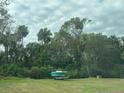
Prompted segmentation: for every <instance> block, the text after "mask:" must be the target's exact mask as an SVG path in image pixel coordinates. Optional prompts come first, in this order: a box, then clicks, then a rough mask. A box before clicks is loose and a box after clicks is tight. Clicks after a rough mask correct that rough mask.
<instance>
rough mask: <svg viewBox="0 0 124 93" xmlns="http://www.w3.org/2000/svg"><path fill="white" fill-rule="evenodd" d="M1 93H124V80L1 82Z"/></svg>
mask: <svg viewBox="0 0 124 93" xmlns="http://www.w3.org/2000/svg"><path fill="white" fill-rule="evenodd" d="M0 93H124V79H77V80H76V79H75V80H52V79H51V80H49V79H42V80H33V79H17V80H16V79H11V80H0Z"/></svg>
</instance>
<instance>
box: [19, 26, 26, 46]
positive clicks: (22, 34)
mask: <svg viewBox="0 0 124 93" xmlns="http://www.w3.org/2000/svg"><path fill="white" fill-rule="evenodd" d="M17 33H18V36H19V37H20V39H21V44H22V46H23V45H24V44H23V39H24V37H26V36H27V35H28V27H26V26H25V25H20V26H19V27H18V32H17Z"/></svg>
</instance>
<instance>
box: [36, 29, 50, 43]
mask: <svg viewBox="0 0 124 93" xmlns="http://www.w3.org/2000/svg"><path fill="white" fill-rule="evenodd" d="M37 36H38V41H41V42H42V43H43V44H46V43H49V42H50V41H51V36H52V33H51V32H50V30H48V29H47V28H41V29H40V31H39V32H38V34H37Z"/></svg>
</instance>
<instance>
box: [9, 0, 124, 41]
mask: <svg viewBox="0 0 124 93" xmlns="http://www.w3.org/2000/svg"><path fill="white" fill-rule="evenodd" d="M8 9H9V13H10V14H11V15H12V17H13V20H15V22H16V24H17V25H23V24H24V25H27V26H28V27H29V31H30V33H29V35H28V36H27V38H26V39H25V42H34V41H37V33H38V31H39V29H40V28H44V27H47V28H49V29H50V30H51V31H52V32H57V31H59V29H60V27H61V25H62V24H63V23H64V22H65V21H67V20H69V19H70V18H72V17H80V18H88V19H90V20H92V22H91V23H89V24H87V25H86V26H85V29H84V32H89V33H90V32H94V33H103V34H105V35H118V36H124V0H12V2H11V4H10V5H9V7H8Z"/></svg>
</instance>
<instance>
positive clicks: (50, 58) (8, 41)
mask: <svg viewBox="0 0 124 93" xmlns="http://www.w3.org/2000/svg"><path fill="white" fill-rule="evenodd" d="M6 5H7V4H6V3H2V6H1V5H0V14H1V15H2V16H3V17H4V18H3V19H0V46H1V45H2V46H3V49H4V51H0V76H1V77H2V76H5V77H6V76H16V77H30V78H35V79H40V78H49V73H50V72H51V71H53V70H57V69H62V70H67V71H68V74H69V77H70V78H82V77H96V76H97V75H101V76H102V77H121V78H123V77H124V69H123V68H124V38H123V37H120V38H118V37H116V36H110V37H108V36H106V35H102V34H94V33H90V34H85V33H84V32H83V30H84V27H85V25H86V24H87V23H89V22H91V20H88V19H87V18H83V19H81V18H79V17H75V18H71V19H70V20H68V21H66V22H65V23H64V24H63V25H62V27H61V28H60V30H59V32H56V33H55V34H54V35H53V36H52V33H51V31H50V30H48V29H47V28H41V29H40V30H39V32H38V34H37V37H38V41H40V42H33V43H28V44H27V45H24V43H23V42H24V38H25V37H26V36H27V35H28V33H29V30H28V27H27V26H25V25H19V26H18V28H17V29H16V30H14V31H13V29H11V26H10V24H12V20H11V17H10V15H9V14H8V11H7V9H5V8H4V6H6ZM6 23H7V24H6Z"/></svg>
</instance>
